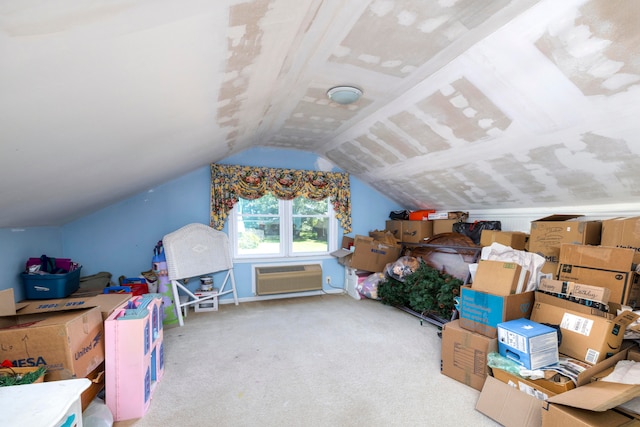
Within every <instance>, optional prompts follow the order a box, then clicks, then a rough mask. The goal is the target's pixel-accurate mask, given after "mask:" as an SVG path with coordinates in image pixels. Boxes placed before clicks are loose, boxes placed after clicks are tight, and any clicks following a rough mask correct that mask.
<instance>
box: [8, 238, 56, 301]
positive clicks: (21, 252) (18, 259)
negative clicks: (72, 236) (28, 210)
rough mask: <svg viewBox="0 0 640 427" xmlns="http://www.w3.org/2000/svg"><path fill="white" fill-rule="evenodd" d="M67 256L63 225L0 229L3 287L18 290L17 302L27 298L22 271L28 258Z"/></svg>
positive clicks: (16, 293) (15, 291)
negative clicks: (63, 241)
mask: <svg viewBox="0 0 640 427" xmlns="http://www.w3.org/2000/svg"><path fill="white" fill-rule="evenodd" d="M43 254H45V255H47V256H50V257H54V258H64V257H65V256H64V252H63V250H62V231H61V229H60V227H33V228H18V229H16V228H0V290H3V289H9V288H13V289H14V299H15V302H17V301H21V300H23V299H25V296H24V291H23V287H22V279H21V278H20V273H22V272H23V271H24V268H25V263H26V261H27V259H29V258H31V257H39V256H40V255H43Z"/></svg>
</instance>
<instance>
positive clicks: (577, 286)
mask: <svg viewBox="0 0 640 427" xmlns="http://www.w3.org/2000/svg"><path fill="white" fill-rule="evenodd" d="M538 291H541V292H546V293H551V294H553V295H554V296H556V297H558V298H564V299H568V300H570V301H573V302H578V303H579V302H580V301H593V302H598V303H602V304H604V305H606V304H607V303H608V302H609V298H610V296H611V290H610V289H609V288H603V287H601V286H592V285H585V284H583V283H575V282H567V281H562V280H552V279H547V278H542V279H540V284H539V285H538Z"/></svg>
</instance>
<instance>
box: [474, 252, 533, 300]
mask: <svg viewBox="0 0 640 427" xmlns="http://www.w3.org/2000/svg"><path fill="white" fill-rule="evenodd" d="M527 273H528V271H527V270H524V271H523V269H522V266H521V265H520V264H516V263H515V262H504V261H492V260H480V261H479V262H478V267H477V270H476V274H475V276H474V278H473V283H472V284H471V289H475V290H477V291H481V292H488V293H490V294H494V295H502V296H507V295H511V294H515V293H517V292H518V291H521V290H522V287H523V285H526V280H525V279H527V277H528V276H527ZM518 288H520V289H518Z"/></svg>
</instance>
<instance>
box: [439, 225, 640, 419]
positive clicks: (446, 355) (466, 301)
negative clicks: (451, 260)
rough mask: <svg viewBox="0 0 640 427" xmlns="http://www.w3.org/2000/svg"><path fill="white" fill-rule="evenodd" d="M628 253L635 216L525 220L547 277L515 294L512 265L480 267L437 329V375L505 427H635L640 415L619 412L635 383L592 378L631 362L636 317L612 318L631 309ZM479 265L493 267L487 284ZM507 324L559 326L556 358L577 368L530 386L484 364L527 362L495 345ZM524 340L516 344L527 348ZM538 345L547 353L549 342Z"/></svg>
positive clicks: (635, 294)
mask: <svg viewBox="0 0 640 427" xmlns="http://www.w3.org/2000/svg"><path fill="white" fill-rule="evenodd" d="M621 230H623V231H621ZM636 230H638V231H637V232H636ZM601 243H602V244H601ZM604 243H606V244H604ZM638 248H640V218H627V219H614V220H607V221H602V222H599V221H581V220H579V218H577V217H576V216H574V215H571V216H568V217H563V216H553V217H547V218H542V219H541V220H538V221H534V222H533V223H532V224H531V234H530V239H529V251H531V252H536V253H538V254H539V255H542V256H544V258H545V260H546V263H545V266H546V268H545V269H543V271H544V272H546V273H548V276H547V278H544V279H542V280H541V281H540V284H539V286H538V290H537V291H535V292H524V293H517V290H518V282H519V280H520V278H519V276H518V274H517V267H514V268H513V269H512V271H513V274H511V275H509V274H505V272H506V270H507V268H506V267H507V266H502V267H503V268H502V269H498V266H497V265H495V264H494V265H492V266H487V265H486V264H485V263H484V262H481V263H480V264H479V265H478V272H477V273H476V280H474V282H473V283H472V284H471V286H465V287H463V288H462V289H461V301H460V307H459V319H458V320H457V321H453V322H450V323H447V324H445V325H444V327H443V332H442V373H443V374H445V375H448V376H450V377H452V378H454V379H456V380H458V381H461V382H463V383H465V384H467V385H470V386H472V387H474V388H476V389H478V390H482V392H481V394H480V398H479V399H478V403H477V406H476V409H478V410H479V411H481V412H483V413H485V414H486V415H488V416H489V417H491V418H493V419H494V420H496V421H498V422H499V423H500V424H502V425H505V426H560V425H563V426H568V425H571V426H574V425H576V426H618V425H640V421H639V420H638V419H640V416H638V415H637V414H630V413H629V412H628V411H627V412H625V411H622V410H620V408H619V405H620V404H622V403H623V402H626V401H627V400H629V399H631V398H632V397H634V396H640V385H621V384H618V383H606V382H601V381H595V380H596V379H598V378H599V377H601V376H603V373H604V372H608V371H609V370H611V369H612V368H613V367H614V366H615V365H616V364H617V363H618V362H619V361H621V360H625V359H628V360H633V361H640V352H638V351H637V350H636V349H635V347H634V346H633V342H628V341H624V333H625V330H626V328H627V327H628V326H630V325H632V324H633V323H634V322H636V321H637V319H638V316H637V315H636V314H635V313H633V312H632V311H620V312H618V309H620V308H621V307H622V306H623V305H624V306H627V307H629V308H631V309H635V308H637V307H640V296H639V295H640V290H639V286H638V283H639V279H638V273H637V272H636V271H635V268H636V265H637V262H638V260H639V259H640V257H639V256H638V254H639V253H640V252H638ZM488 267H492V268H493V269H494V271H493V273H491V274H489V277H490V278H491V279H490V280H486V277H487V275H485V274H484V273H489V270H490V269H491V268H488ZM496 269H497V270H496ZM478 279H480V280H479V283H478ZM618 313H619V314H618ZM516 319H520V320H519V321H521V322H522V321H527V322H533V324H535V325H553V326H554V327H556V328H558V329H559V331H560V333H561V334H560V335H561V340H559V341H558V346H557V354H558V356H559V357H560V358H561V359H562V360H569V361H571V362H572V363H573V366H576V367H578V372H579V373H576V375H575V377H574V379H573V381H572V380H568V379H567V378H566V377H562V376H559V375H557V374H556V375H553V376H550V378H543V379H539V380H530V379H526V378H521V377H519V376H517V375H515V374H513V373H511V372H509V371H507V370H503V369H500V368H498V367H494V368H489V367H488V359H489V355H490V354H492V355H493V354H495V353H497V352H498V351H499V350H500V347H504V348H505V349H504V350H503V353H505V354H507V352H508V351H512V353H513V354H514V355H515V356H514V357H513V359H514V360H515V359H520V361H526V360H529V359H528V358H529V357H530V356H532V354H531V353H518V352H517V351H515V350H514V349H509V347H508V346H506V345H505V343H506V342H507V341H509V338H508V337H510V336H511V337H513V333H512V331H506V332H501V331H503V330H506V328H505V325H509V324H510V323H511V322H513V321H516V322H517V321H518V320H516ZM529 330H531V331H533V330H534V328H531V329H529ZM501 333H502V334H503V335H502V337H501V336H500V334H501ZM509 334H511V335H509ZM524 335H525V334H523V336H522V337H520V336H518V337H517V338H518V340H519V341H516V343H517V344H521V343H523V342H527V338H525V337H524ZM501 338H502V339H501ZM501 340H503V341H505V342H500V341H501ZM543 342H544V344H545V346H544V352H547V351H548V349H549V347H546V345H547V344H550V341H548V340H546V341H543ZM523 348H527V349H529V351H531V347H528V346H526V345H523ZM538 349H540V351H543V350H542V349H541V347H540V346H538ZM540 354H543V353H540ZM544 356H545V357H546V356H547V353H544ZM546 360H550V359H546ZM545 363H546V362H545ZM521 364H523V363H521ZM634 423H635V424H634Z"/></svg>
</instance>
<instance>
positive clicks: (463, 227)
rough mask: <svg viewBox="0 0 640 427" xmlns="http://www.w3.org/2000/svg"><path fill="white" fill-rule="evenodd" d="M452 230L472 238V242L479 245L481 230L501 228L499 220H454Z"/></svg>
mask: <svg viewBox="0 0 640 427" xmlns="http://www.w3.org/2000/svg"><path fill="white" fill-rule="evenodd" d="M452 230H453V232H454V233H460V234H464V235H465V236H467V237H469V238H470V239H471V240H473V243H475V244H476V245H479V244H480V235H481V234H482V230H502V223H501V222H500V221H475V222H456V223H454V224H453V226H452Z"/></svg>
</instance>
